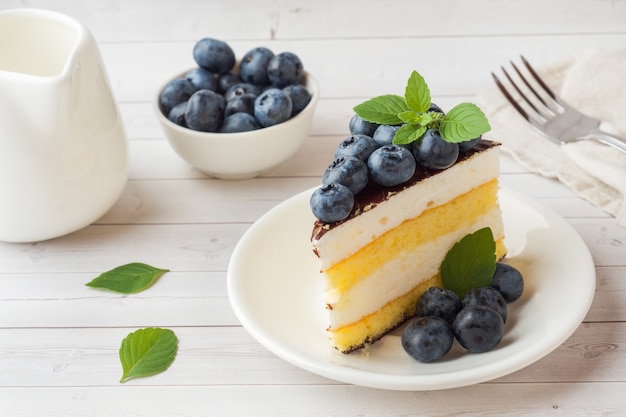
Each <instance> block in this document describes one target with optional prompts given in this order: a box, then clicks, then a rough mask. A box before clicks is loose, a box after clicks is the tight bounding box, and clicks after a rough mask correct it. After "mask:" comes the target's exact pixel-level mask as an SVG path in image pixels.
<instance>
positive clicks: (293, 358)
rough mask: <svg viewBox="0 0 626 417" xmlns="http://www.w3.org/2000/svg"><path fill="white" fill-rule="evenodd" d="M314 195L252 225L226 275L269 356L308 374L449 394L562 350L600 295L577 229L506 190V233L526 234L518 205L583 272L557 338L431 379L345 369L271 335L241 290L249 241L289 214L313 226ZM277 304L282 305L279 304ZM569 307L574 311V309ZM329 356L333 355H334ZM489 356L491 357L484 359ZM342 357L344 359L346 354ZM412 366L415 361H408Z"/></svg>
mask: <svg viewBox="0 0 626 417" xmlns="http://www.w3.org/2000/svg"><path fill="white" fill-rule="evenodd" d="M313 190H314V189H309V190H306V191H303V192H301V193H299V194H297V195H295V196H293V197H291V198H289V199H287V200H286V201H284V202H282V203H280V204H278V205H277V206H276V207H274V208H273V209H271V210H269V211H268V212H267V213H266V214H265V215H263V216H262V217H261V218H260V219H259V220H257V221H256V222H255V223H254V224H252V226H251V227H250V228H249V229H248V230H247V231H246V232H245V233H244V235H243V236H242V238H241V239H240V241H239V242H238V243H237V245H236V247H235V250H234V251H233V254H232V257H231V260H230V262H229V266H228V272H227V291H228V296H229V301H230V303H231V306H232V308H233V311H234V312H235V315H236V316H237V318H238V319H239V321H240V322H241V324H242V325H243V327H244V328H245V329H246V330H247V331H248V332H249V333H250V334H251V335H252V336H253V337H254V338H255V339H256V340H257V341H258V342H259V343H261V344H262V345H263V346H264V347H266V348H267V349H268V350H269V351H271V352H272V353H274V354H275V355H277V356H279V357H281V358H282V359H284V360H286V361H287V362H289V363H291V364H293V365H295V366H298V367H300V368H302V369H305V370H307V371H309V372H312V373H315V374H318V375H321V376H324V377H327V378H331V379H334V380H336V381H340V382H345V383H350V384H355V385H361V386H366V387H371V388H379V389H391V390H434V389H447V388H456V387H461V386H467V385H472V384H476V383H480V382H485V381H489V380H493V379H495V378H498V377H502V376H505V375H508V374H510V373H513V372H515V371H517V370H520V369H522V368H524V367H526V366H528V365H530V364H532V363H534V362H536V361H538V360H539V359H541V358H543V357H544V356H546V355H547V354H549V353H550V352H552V351H553V350H555V349H556V348H558V347H559V346H560V345H561V344H562V343H563V342H564V341H565V340H567V338H569V336H571V334H572V333H573V332H574V331H575V330H576V329H577V328H578V327H579V325H580V323H581V322H582V321H583V319H584V317H585V315H586V314H587V312H588V310H589V307H590V306H591V302H592V300H593V295H594V292H595V281H596V276H595V266H594V263H593V259H592V257H591V254H590V252H589V250H588V248H587V246H586V245H585V243H584V241H583V240H582V238H581V237H580V236H579V235H578V233H577V232H576V231H575V230H574V229H573V227H572V226H571V225H569V223H567V222H566V221H565V220H564V219H563V218H561V217H560V216H559V215H558V214H556V213H555V212H553V211H552V210H551V209H549V208H547V207H545V206H544V205H542V204H541V203H539V202H538V201H536V200H535V199H532V198H530V197H528V196H525V195H523V194H521V193H518V192H516V191H513V190H510V189H507V188H505V187H502V188H501V189H500V193H499V195H500V200H501V204H502V206H503V217H504V222H505V231H507V230H509V228H511V227H512V226H513V224H512V223H511V222H513V221H515V222H517V226H516V227H517V228H519V227H521V228H522V229H524V228H525V227H526V226H525V224H524V220H525V219H523V218H521V219H512V218H510V217H507V210H506V207H507V205H506V204H503V203H505V202H507V203H508V205H509V206H511V204H515V206H516V207H520V208H523V209H524V210H526V211H528V212H529V213H532V214H533V215H534V216H537V218H538V219H540V220H541V221H545V224H546V226H547V229H548V230H549V232H550V235H555V234H556V236H559V237H561V238H562V239H564V242H566V248H567V249H566V253H564V252H563V251H564V250H565V249H563V248H561V249H560V252H557V253H555V254H551V256H552V259H555V261H556V260H558V261H562V260H563V259H564V258H567V260H568V261H569V262H575V270H576V271H578V272H579V274H578V276H577V277H576V279H577V282H576V286H572V288H575V289H576V296H577V297H578V300H579V302H578V303H577V304H576V305H575V307H574V308H571V309H570V310H569V311H568V313H569V316H567V321H566V322H562V323H559V326H558V328H557V330H556V331H555V332H554V333H553V334H550V335H547V336H546V337H545V338H544V339H543V340H541V343H538V344H537V348H534V347H532V348H530V349H529V350H528V351H527V352H521V353H518V354H517V355H515V357H514V358H512V359H511V360H510V361H507V362H506V363H503V362H502V361H500V362H496V363H494V364H485V363H482V364H481V366H480V367H479V369H463V370H458V371H454V372H450V373H445V372H444V373H443V374H437V375H431V374H429V373H425V374H411V375H395V374H391V375H390V374H386V373H381V372H375V371H368V370H363V369H357V368H354V367H351V366H345V365H343V364H338V363H336V362H331V361H328V360H320V359H319V358H315V357H312V356H311V355H308V354H307V353H306V352H304V351H301V350H299V349H298V348H294V347H293V346H289V345H286V344H284V343H281V341H280V340H278V339H277V338H276V337H275V334H272V333H271V331H269V329H268V327H266V323H262V324H259V322H258V320H257V319H258V316H259V314H260V315H261V316H262V315H263V312H262V311H259V309H257V310H256V311H255V310H254V309H251V308H250V307H249V306H247V305H246V303H245V301H244V299H245V296H244V294H243V293H244V292H245V289H243V290H242V288H244V284H245V282H246V279H251V277H250V276H245V275H246V274H242V268H241V267H242V266H243V265H244V264H247V263H248V262H249V261H250V260H251V259H252V260H254V255H251V253H250V251H251V250H252V248H251V247H250V246H249V244H250V242H251V241H252V240H254V239H258V238H259V236H258V235H259V233H263V232H265V231H267V230H268V227H269V228H272V227H275V226H277V219H279V218H285V215H286V214H289V215H292V216H296V218H297V220H295V221H300V220H299V217H302V219H303V220H304V219H306V220H307V222H309V223H308V224H309V225H312V219H313V218H312V216H311V215H310V213H308V212H307V213H306V214H303V213H298V212H294V210H293V207H296V206H298V207H299V206H303V205H304V202H306V207H308V199H309V197H310V195H311V193H312V192H313ZM299 208H301V207H299ZM514 210H516V209H512V210H510V211H514ZM299 215H300V216H299ZM520 224H521V226H520ZM507 233H508V232H507ZM308 237H309V236H306V238H308ZM507 239H508V237H507ZM268 243H271V237H270V238H269V241H268ZM274 272H275V271H274ZM316 272H317V271H313V272H312V273H316ZM248 275H249V274H248ZM248 295H249V294H248ZM275 301H276V302H279V301H280V300H275ZM569 305H570V306H571V305H572V304H569ZM320 309H323V305H320ZM522 339H523V337H522ZM378 343H380V342H378ZM328 350H329V351H331V350H332V349H331V348H330V347H328ZM329 354H331V355H332V352H330V353H329ZM489 354H490V352H488V353H485V354H481V355H489ZM338 355H341V354H338ZM342 357H345V355H344V356H342ZM348 361H349V360H348ZM407 361H413V360H412V359H411V358H409V357H408V356H407ZM413 362H414V361H413ZM424 365H425V366H430V365H431V364H424Z"/></svg>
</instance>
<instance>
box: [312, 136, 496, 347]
mask: <svg viewBox="0 0 626 417" xmlns="http://www.w3.org/2000/svg"><path fill="white" fill-rule="evenodd" d="M498 176H499V148H498V144H497V143H493V142H488V141H484V140H482V141H480V143H478V144H477V145H476V146H475V147H474V148H472V149H471V150H469V151H467V152H461V153H460V155H459V158H458V160H457V161H456V162H455V164H454V165H452V166H451V167H450V168H447V169H445V170H436V171H431V170H428V169H425V168H423V167H421V166H419V165H418V166H417V169H416V171H415V174H414V175H413V177H412V178H411V179H410V180H409V181H407V182H406V183H404V184H402V185H399V186H396V187H382V186H379V185H377V184H376V183H374V182H371V181H370V182H368V185H367V186H366V187H365V189H364V190H363V191H361V192H359V193H358V194H357V195H356V196H355V204H354V207H353V210H352V212H351V213H350V215H349V216H348V217H347V218H346V219H344V220H342V221H339V222H333V223H325V222H322V221H319V220H318V221H317V222H316V223H315V225H314V228H313V234H312V238H311V241H312V244H313V247H314V250H315V253H316V254H317V256H318V257H319V259H320V267H321V271H322V273H323V275H324V279H325V281H326V285H325V288H326V308H327V309H328V313H329V327H328V331H329V333H330V339H331V343H332V345H333V347H335V348H337V349H339V350H340V351H341V352H344V353H348V352H351V351H354V350H357V349H360V348H362V347H363V346H365V345H366V344H368V343H372V342H374V341H376V340H378V339H380V338H381V337H382V336H384V335H385V333H387V332H389V331H390V330H392V329H394V328H396V327H398V326H399V325H401V324H402V323H403V322H404V321H405V320H406V319H408V318H410V317H412V316H413V315H414V314H415V304H416V302H417V299H418V298H419V297H420V295H421V294H422V293H423V292H424V291H426V290H427V289H428V288H429V287H431V286H441V283H440V279H439V274H438V273H439V266H440V265H441V262H442V260H443V258H444V257H445V255H446V253H447V252H448V250H449V249H450V248H451V247H452V246H453V245H454V244H455V243H456V242H457V241H459V240H460V239H462V238H463V237H464V236H465V235H467V234H468V233H472V232H474V231H476V230H478V229H481V228H483V227H490V228H491V229H492V232H493V235H494V239H495V240H496V247H497V251H496V257H497V258H498V259H501V258H502V257H504V255H505V253H506V249H505V246H504V243H503V240H504V229H503V225H502V216H501V212H500V208H499V205H498V195H497V194H498V188H499V185H498Z"/></svg>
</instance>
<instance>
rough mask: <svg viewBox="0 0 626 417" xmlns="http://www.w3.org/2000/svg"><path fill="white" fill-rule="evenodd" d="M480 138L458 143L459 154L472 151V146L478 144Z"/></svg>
mask: <svg viewBox="0 0 626 417" xmlns="http://www.w3.org/2000/svg"><path fill="white" fill-rule="evenodd" d="M481 138H482V135H481V136H479V137H477V138H474V139H471V140H466V141H463V142H459V151H461V152H467V151H469V150H470V149H472V148H473V147H474V146H476V145H478V142H480V139H481Z"/></svg>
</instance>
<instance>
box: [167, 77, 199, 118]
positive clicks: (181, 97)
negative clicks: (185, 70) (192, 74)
mask: <svg viewBox="0 0 626 417" xmlns="http://www.w3.org/2000/svg"><path fill="white" fill-rule="evenodd" d="M196 91H198V90H197V89H196V87H194V85H193V84H192V83H191V81H189V80H188V79H186V78H177V79H175V80H172V81H170V82H168V83H167V84H165V87H163V90H162V91H161V94H160V95H159V102H160V103H161V108H162V109H163V114H165V115H166V116H167V115H168V114H169V113H170V111H172V109H173V108H174V107H176V106H177V105H178V104H180V103H183V102H185V101H187V100H189V98H190V97H191V96H192V95H193V93H195V92H196Z"/></svg>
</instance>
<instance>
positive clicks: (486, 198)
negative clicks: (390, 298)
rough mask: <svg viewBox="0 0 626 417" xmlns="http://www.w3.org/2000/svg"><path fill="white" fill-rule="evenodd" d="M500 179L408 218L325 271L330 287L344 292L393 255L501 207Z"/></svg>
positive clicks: (470, 222) (411, 249)
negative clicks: (498, 199) (498, 201)
mask: <svg viewBox="0 0 626 417" xmlns="http://www.w3.org/2000/svg"><path fill="white" fill-rule="evenodd" d="M497 193H498V181H497V180H496V179H493V180H491V181H489V182H488V183H486V184H483V185H481V186H479V187H477V188H475V189H474V190H472V191H470V192H467V193H465V194H463V195H461V196H459V197H457V198H455V199H453V200H451V201H449V202H448V203H446V204H444V205H442V206H438V207H433V208H431V209H428V210H426V211H425V212H424V213H422V215H421V216H419V217H417V218H414V219H409V220H406V221H405V222H404V223H402V224H401V225H400V226H398V227H396V228H395V229H392V230H390V231H388V232H386V233H385V234H384V235H382V236H381V237H380V238H378V239H376V240H374V241H372V242H370V243H369V244H368V245H366V246H365V247H363V248H361V249H360V250H359V251H357V252H356V253H355V254H354V255H352V256H350V257H349V258H346V259H344V260H343V261H341V262H339V263H338V264H336V265H334V266H332V267H331V268H330V269H328V270H326V271H324V272H325V274H326V282H327V285H328V287H330V288H334V289H335V290H336V291H339V292H343V291H346V290H347V289H348V288H350V287H351V286H352V285H354V284H355V283H356V282H359V280H361V279H362V278H363V277H366V276H368V275H370V274H371V273H372V272H373V271H375V270H377V269H380V268H381V267H382V266H383V264H384V263H386V262H388V260H389V259H390V258H391V257H395V256H396V255H397V254H399V253H401V252H403V251H413V250H414V249H415V248H416V247H417V246H419V245H422V244H424V243H425V242H428V241H430V240H432V239H433V237H437V236H442V235H446V234H448V233H451V232H452V231H454V230H455V229H458V228H459V227H462V226H464V225H469V224H472V223H474V222H475V221H476V219H478V218H479V217H480V216H482V215H483V214H485V213H487V212H489V211H490V210H491V209H492V208H493V207H497Z"/></svg>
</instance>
